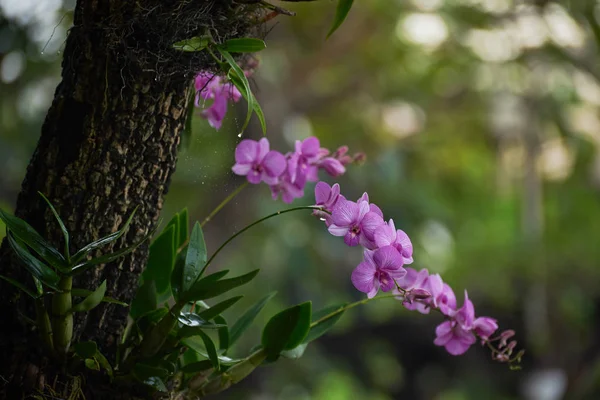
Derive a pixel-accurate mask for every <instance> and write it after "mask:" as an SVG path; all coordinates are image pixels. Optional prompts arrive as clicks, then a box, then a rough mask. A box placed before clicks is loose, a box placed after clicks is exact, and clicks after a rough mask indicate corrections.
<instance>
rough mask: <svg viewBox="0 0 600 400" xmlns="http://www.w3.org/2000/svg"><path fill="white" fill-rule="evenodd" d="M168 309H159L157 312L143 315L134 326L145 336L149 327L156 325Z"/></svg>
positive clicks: (153, 311)
mask: <svg viewBox="0 0 600 400" xmlns="http://www.w3.org/2000/svg"><path fill="white" fill-rule="evenodd" d="M168 312H169V309H168V308H166V307H163V308H159V309H157V310H152V311H149V312H147V313H145V314H144V315H142V316H140V317H138V319H137V320H136V325H137V328H138V330H139V331H140V332H141V333H142V335H143V334H145V333H146V332H147V331H148V329H150V327H152V326H154V325H156V324H157V323H158V322H159V321H160V320H161V319H162V318H163V317H164V316H165V315H167V313H168Z"/></svg>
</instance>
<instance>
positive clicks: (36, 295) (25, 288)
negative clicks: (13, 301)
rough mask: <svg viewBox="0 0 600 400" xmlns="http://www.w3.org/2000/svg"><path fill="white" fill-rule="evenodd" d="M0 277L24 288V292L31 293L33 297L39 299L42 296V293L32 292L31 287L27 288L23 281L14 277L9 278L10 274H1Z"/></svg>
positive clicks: (17, 286) (18, 287)
mask: <svg viewBox="0 0 600 400" xmlns="http://www.w3.org/2000/svg"><path fill="white" fill-rule="evenodd" d="M0 279H3V280H5V281H6V282H8V283H10V284H11V285H13V286H14V287H16V288H17V289H20V290H22V291H23V292H25V294H27V295H29V296H30V297H33V298H34V299H38V298H40V296H41V295H40V294H36V293H34V292H32V291H31V290H29V288H27V286H25V285H23V284H22V283H21V282H19V281H16V280H14V279H12V278H9V277H8V276H4V275H0Z"/></svg>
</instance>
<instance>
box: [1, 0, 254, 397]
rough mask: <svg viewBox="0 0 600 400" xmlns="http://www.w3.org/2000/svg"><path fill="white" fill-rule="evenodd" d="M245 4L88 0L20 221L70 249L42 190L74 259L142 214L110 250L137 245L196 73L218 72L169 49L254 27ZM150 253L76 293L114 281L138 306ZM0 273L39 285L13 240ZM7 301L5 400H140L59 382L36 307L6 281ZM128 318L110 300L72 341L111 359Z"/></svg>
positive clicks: (160, 190)
mask: <svg viewBox="0 0 600 400" xmlns="http://www.w3.org/2000/svg"><path fill="white" fill-rule="evenodd" d="M235 7H238V9H236V8H235ZM240 7H244V6H234V4H233V2H231V1H206V0H204V1H203V0H146V1H135V2H134V1H130V0H102V1H100V0H79V1H78V3H77V6H76V10H75V15H74V26H73V27H72V28H71V30H70V32H69V35H68V39H67V41H66V44H65V49H64V60H63V71H62V81H61V83H60V84H59V86H58V87H57V89H56V92H55V97H54V101H53V103H52V106H51V108H50V110H49V111H48V115H47V117H46V120H45V122H44V124H43V127H42V133H41V137H40V140H39V143H38V145H37V148H36V150H35V153H34V154H33V157H32V159H31V161H30V164H29V167H28V169H27V174H26V178H25V180H24V182H23V185H22V191H21V193H20V194H19V197H18V201H17V206H16V212H15V214H16V215H17V216H19V217H20V218H23V219H25V220H26V221H28V222H29V223H30V224H31V225H32V226H33V227H34V228H35V229H36V230H38V232H40V233H41V234H42V236H44V237H45V238H47V239H49V241H50V242H51V243H53V244H54V245H56V247H57V248H59V249H60V248H62V247H61V246H62V236H61V234H60V231H59V229H58V226H57V224H56V222H55V221H54V220H53V217H52V215H51V213H50V212H49V210H48V207H47V206H46V205H45V203H43V200H42V198H41V197H40V196H39V194H38V193H37V192H38V191H40V192H42V193H44V194H45V195H46V196H47V197H48V198H49V199H50V200H51V201H52V203H53V204H54V206H55V207H56V209H57V210H58V212H59V214H60V215H61V217H62V218H63V220H64V221H65V223H66V225H67V228H68V229H69V231H70V232H71V236H72V239H71V241H72V244H71V251H72V252H73V251H75V250H76V249H77V248H80V247H82V246H84V245H85V244H87V243H89V242H91V241H93V240H96V239H98V238H100V237H102V236H105V235H108V234H110V233H112V232H115V231H116V230H117V229H119V228H120V227H121V226H122V224H123V223H124V222H125V220H126V219H127V217H128V216H129V215H130V214H131V213H132V212H133V210H134V209H135V208H136V207H137V212H136V215H135V218H134V220H133V222H132V224H131V226H130V228H129V230H128V232H127V233H126V234H125V235H124V236H123V237H122V238H120V239H119V240H118V241H117V242H115V243H114V244H113V245H112V246H111V247H112V250H116V249H120V248H123V247H126V246H129V245H132V244H134V243H136V242H137V241H139V240H140V239H141V238H142V237H144V235H146V234H147V233H148V232H149V231H150V230H152V229H153V227H154V226H155V224H156V223H157V219H158V216H159V213H160V210H161V207H162V203H163V197H164V195H165V193H166V192H167V190H168V186H169V181H170V178H171V175H172V173H173V171H174V170H175V163H176V159H177V150H178V146H179V142H180V132H181V131H182V128H183V126H184V123H185V119H186V116H187V113H188V109H187V108H188V104H189V97H190V95H191V93H190V84H191V81H192V78H193V75H194V73H196V72H197V71H199V70H202V69H210V68H214V62H213V61H212V60H211V58H210V57H209V56H208V55H206V54H204V52H203V53H188V54H182V53H181V52H177V51H176V50H174V49H173V48H172V46H171V45H172V43H173V42H174V41H176V40H182V39H186V38H189V37H193V36H195V35H198V34H202V33H203V31H204V30H205V29H207V27H210V29H211V34H212V35H213V37H215V38H216V39H222V38H227V37H234V36H239V35H240V33H242V32H243V31H244V29H246V28H245V27H243V26H241V25H240V23H238V22H235V21H234V18H233V15H235V13H236V12H237V13H238V14H239V13H240V10H239V8H240ZM240 20H241V18H240ZM219 24H220V25H219ZM111 247H109V248H107V249H103V250H102V252H106V251H110V250H111ZM147 249H148V246H147V244H144V245H142V246H141V247H139V248H138V249H137V250H136V251H135V252H133V253H132V254H130V255H128V256H126V257H124V258H121V259H119V260H118V261H117V262H113V263H110V264H107V265H103V266H101V267H100V268H97V269H95V270H91V271H88V272H86V273H85V274H83V275H82V276H79V277H77V279H76V280H75V283H74V287H77V288H86V289H92V290H93V289H95V288H96V287H98V285H99V284H100V283H101V282H102V281H103V280H106V281H107V285H108V290H107V293H106V295H107V296H111V297H114V298H117V299H119V300H121V301H124V302H128V303H129V302H130V301H131V300H132V298H133V296H134V294H135V291H136V289H137V281H138V276H139V275H140V273H141V271H142V269H143V267H144V265H145V262H146V259H147V253H148V251H147ZM0 273H2V274H4V275H8V276H11V277H13V278H16V279H19V280H21V281H24V282H29V281H31V278H30V277H29V276H28V275H27V274H26V273H24V272H23V269H22V268H21V267H20V266H19V264H18V263H17V262H15V260H14V259H13V257H12V256H11V255H10V251H9V250H8V248H7V246H6V243H4V244H3V247H2V251H1V252H0ZM29 283H31V282H29ZM0 306H1V311H0V313H1V314H0V316H1V318H0V321H1V322H2V329H0V399H2V398H3V399H20V398H26V397H27V395H29V394H31V393H36V392H37V393H39V392H46V393H48V391H47V388H48V387H53V389H50V390H49V391H50V392H52V393H54V395H55V398H62V397H60V396H61V393H66V392H68V395H69V396H70V395H73V393H75V394H77V393H81V394H84V393H85V396H86V398H87V399H94V398H111V399H112V398H134V397H133V395H132V394H131V393H126V392H123V391H122V390H119V389H114V390H113V391H112V392H110V391H109V392H104V390H105V388H99V387H91V386H93V382H94V381H96V380H97V379H95V378H91V377H89V378H88V377H86V376H85V374H86V372H85V371H83V372H82V374H83V375H81V376H83V378H84V379H83V380H82V382H83V383H84V384H83V385H82V388H81V389H78V388H75V386H74V381H72V380H71V381H70V383H69V384H66V386H65V387H64V388H63V389H65V390H64V391H62V389H61V388H59V387H56V384H55V383H54V381H53V379H54V378H55V377H57V376H58V377H61V376H62V377H64V376H66V375H61V372H60V371H61V368H60V367H58V366H56V365H54V364H53V363H54V362H53V361H52V360H48V359H46V358H45V357H44V356H43V355H42V354H41V352H40V350H39V348H40V347H41V346H40V342H39V339H38V338H37V336H36V332H35V329H33V328H32V327H31V326H28V325H26V324H24V323H23V319H22V318H20V316H19V315H20V313H24V314H27V313H29V312H30V311H31V304H29V303H28V300H27V299H25V298H24V296H22V295H20V294H19V293H18V292H17V291H16V290H15V289H14V288H13V287H12V286H10V285H8V284H6V283H5V282H4V281H1V280H0ZM127 314H128V309H127V308H126V307H121V306H116V305H113V304H105V303H103V304H102V305H100V306H99V307H97V308H95V309H94V310H92V311H91V312H89V313H85V314H78V315H76V320H75V336H74V340H94V341H96V342H97V344H98V346H99V347H100V349H101V351H102V352H103V354H105V355H106V356H107V358H109V360H111V359H113V358H114V354H115V347H116V344H117V343H118V340H119V337H120V335H121V333H122V331H123V328H124V326H125V323H126V320H127ZM59 380H60V379H59ZM75 383H76V382H75ZM86 383H87V386H88V387H86ZM69 385H70V386H73V387H71V388H70V389H69V388H67V386H69ZM63 395H64V397H65V398H69V399H71V397H67V394H63ZM77 396H79V394H77ZM76 398H79V397H73V399H76Z"/></svg>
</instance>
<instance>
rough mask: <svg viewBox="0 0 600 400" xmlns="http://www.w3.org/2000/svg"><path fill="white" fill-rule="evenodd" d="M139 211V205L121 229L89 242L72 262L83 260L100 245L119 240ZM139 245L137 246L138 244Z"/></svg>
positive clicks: (76, 254)
mask: <svg viewBox="0 0 600 400" xmlns="http://www.w3.org/2000/svg"><path fill="white" fill-rule="evenodd" d="M136 211H137V207H136V208H135V209H134V210H133V212H132V213H131V215H130V216H129V218H127V221H125V225H123V226H122V227H121V229H119V230H118V231H116V232H114V233H111V234H110V235H108V236H105V237H103V238H100V239H98V240H95V241H93V242H92V243H89V244H87V245H86V246H84V247H82V248H81V249H80V250H79V251H78V252H77V253H75V255H74V256H73V257H72V259H71V263H73V264H77V263H79V262H80V261H81V260H83V259H84V258H85V257H86V256H87V255H88V254H89V253H90V252H91V251H93V250H96V249H98V248H100V247H104V246H106V245H107V244H109V243H112V242H114V241H115V240H117V239H118V238H120V237H121V236H123V234H124V233H125V231H127V228H129V225H130V224H131V221H132V220H133V216H134V215H135V212H136ZM136 247H137V246H136Z"/></svg>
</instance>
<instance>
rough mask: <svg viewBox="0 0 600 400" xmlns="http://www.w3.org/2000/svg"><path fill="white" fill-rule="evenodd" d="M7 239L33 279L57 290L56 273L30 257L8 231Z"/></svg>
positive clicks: (23, 246) (22, 245) (57, 277)
mask: <svg viewBox="0 0 600 400" xmlns="http://www.w3.org/2000/svg"><path fill="white" fill-rule="evenodd" d="M7 238H8V243H9V244H10V247H12V249H13V250H14V251H15V253H16V254H17V256H18V257H19V259H20V260H21V261H22V262H23V265H24V266H25V268H27V270H28V271H29V273H30V274H31V275H33V277H34V278H37V279H39V280H40V281H41V282H42V283H44V284H45V285H46V286H49V287H51V288H53V289H55V290H58V288H57V285H58V281H59V280H60V278H59V276H58V275H57V274H56V272H54V270H53V269H52V268H50V267H49V266H47V265H46V264H44V263H43V262H41V261H40V260H38V259H37V258H35V257H34V256H33V255H31V253H29V251H28V250H27V249H26V248H25V245H24V244H23V242H21V241H20V240H19V239H18V238H16V237H13V235H12V231H10V230H9V231H8V236H7Z"/></svg>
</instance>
